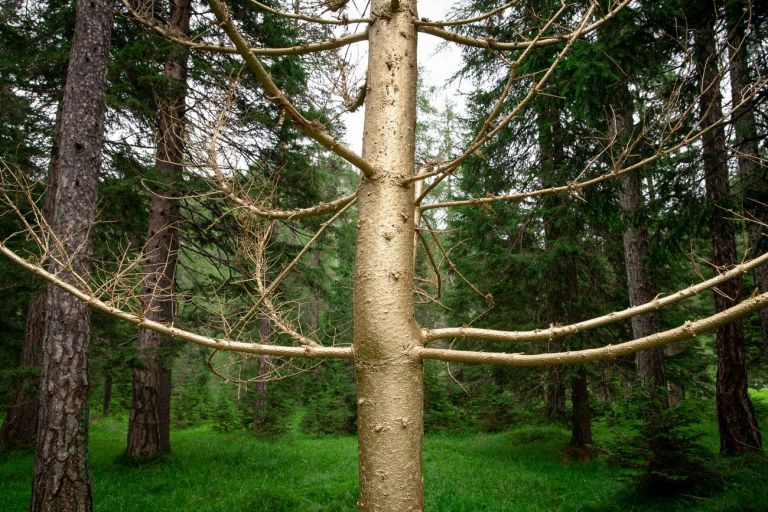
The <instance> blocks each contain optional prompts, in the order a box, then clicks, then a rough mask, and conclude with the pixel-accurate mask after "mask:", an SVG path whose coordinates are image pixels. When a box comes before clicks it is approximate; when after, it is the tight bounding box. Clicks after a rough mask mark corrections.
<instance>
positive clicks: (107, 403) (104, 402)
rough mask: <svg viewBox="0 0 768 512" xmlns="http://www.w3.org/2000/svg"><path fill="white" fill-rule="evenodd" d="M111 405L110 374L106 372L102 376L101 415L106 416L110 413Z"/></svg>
mask: <svg viewBox="0 0 768 512" xmlns="http://www.w3.org/2000/svg"><path fill="white" fill-rule="evenodd" d="M107 371H109V370H107ZM111 406H112V375H111V374H110V373H107V375H106V376H104V394H103V395H102V396H101V414H102V416H104V417H107V416H109V415H110V413H111V411H110V408H111Z"/></svg>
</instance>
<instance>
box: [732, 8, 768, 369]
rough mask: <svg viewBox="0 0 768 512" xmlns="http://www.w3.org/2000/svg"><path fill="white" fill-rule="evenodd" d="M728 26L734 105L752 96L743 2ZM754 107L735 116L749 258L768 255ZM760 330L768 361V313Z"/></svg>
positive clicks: (764, 286)
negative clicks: (750, 94)
mask: <svg viewBox="0 0 768 512" xmlns="http://www.w3.org/2000/svg"><path fill="white" fill-rule="evenodd" d="M726 13H727V14H726V19H727V22H728V50H729V51H728V57H729V59H730V62H731V69H730V77H731V95H732V96H731V98H732V100H733V104H734V105H738V104H739V103H741V102H742V100H743V98H745V97H747V96H748V95H749V91H748V84H749V83H750V77H749V75H750V72H749V59H748V53H747V52H748V37H747V25H748V22H749V20H748V12H747V6H746V5H745V4H744V2H743V1H741V2H736V1H735V2H729V3H728V9H727V11H726ZM753 108H754V107H753V105H752V103H751V102H746V103H745V104H744V105H742V106H741V107H739V108H737V109H736V112H735V113H734V118H735V122H734V127H735V132H736V133H735V134H736V140H735V144H734V145H735V148H734V150H735V152H736V155H737V161H738V166H739V178H740V181H741V187H742V198H743V202H744V207H743V208H744V217H745V218H746V219H747V220H746V228H747V245H748V248H749V257H755V256H759V255H760V254H763V253H765V252H768V227H766V226H768V167H766V165H765V161H764V160H761V159H760V156H759V151H758V147H757V141H758V135H757V129H756V128H755V116H754V114H753ZM752 277H753V278H754V281H755V286H756V287H757V289H758V291H759V292H760V293H762V292H765V291H768V265H761V266H759V267H757V268H755V269H754V270H753V271H752ZM758 315H759V317H760V329H761V331H762V335H763V355H764V357H766V358H767V359H768V309H761V310H760V312H759V313H758Z"/></svg>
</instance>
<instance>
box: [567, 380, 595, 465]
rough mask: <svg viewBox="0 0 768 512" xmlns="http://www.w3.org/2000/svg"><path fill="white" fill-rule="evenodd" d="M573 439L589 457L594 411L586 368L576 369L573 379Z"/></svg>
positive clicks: (573, 444) (571, 443) (570, 444)
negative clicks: (591, 407)
mask: <svg viewBox="0 0 768 512" xmlns="http://www.w3.org/2000/svg"><path fill="white" fill-rule="evenodd" d="M571 405H572V407H573V411H572V414H571V441H570V443H569V446H570V447H571V448H575V449H576V450H578V451H579V453H580V454H581V455H582V456H583V457H589V451H588V447H589V445H591V444H592V411H591V410H590V408H589V386H588V382H587V372H586V370H585V369H584V368H579V369H578V370H576V374H575V376H574V377H573V378H572V379H571Z"/></svg>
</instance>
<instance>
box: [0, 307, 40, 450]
mask: <svg viewBox="0 0 768 512" xmlns="http://www.w3.org/2000/svg"><path fill="white" fill-rule="evenodd" d="M45 302H46V294H44V293H42V294H40V295H37V296H36V297H35V298H33V299H32V300H31V301H30V302H29V308H28V310H27V325H26V330H25V332H24V343H23V344H22V346H21V361H20V364H19V370H21V371H22V372H23V374H22V375H20V376H19V377H18V379H16V380H15V382H14V384H13V390H14V391H13V397H12V398H11V403H10V405H9V406H8V410H7V411H6V413H5V418H4V419H3V427H2V429H0V450H6V449H7V450H16V449H20V448H29V447H31V446H34V444H35V429H36V428H37V409H38V407H39V402H38V394H39V384H40V376H39V375H36V374H34V370H35V369H37V368H39V366H40V347H41V346H42V340H43V335H44V334H45Z"/></svg>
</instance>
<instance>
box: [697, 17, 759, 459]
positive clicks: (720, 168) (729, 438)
mask: <svg viewBox="0 0 768 512" xmlns="http://www.w3.org/2000/svg"><path fill="white" fill-rule="evenodd" d="M714 22H715V16H714V12H710V13H709V18H708V20H707V24H704V25H702V27H701V29H699V30H697V31H696V32H695V50H696V51H695V59H696V66H697V71H698V75H699V84H700V89H701V91H702V93H701V96H700V98H699V109H700V112H701V120H702V124H703V125H704V126H709V125H711V124H714V123H717V122H719V121H720V120H721V119H722V109H721V95H720V81H719V76H718V56H717V53H716V44H715V32H714V28H713V27H714ZM702 151H703V160H704V179H705V183H706V189H707V198H708V200H709V202H710V204H711V205H712V213H711V217H710V232H711V237H712V255H711V259H712V265H713V266H714V267H715V269H716V271H717V270H720V271H722V270H726V269H728V268H730V267H731V266H733V265H734V264H735V263H736V239H735V235H734V227H733V224H732V221H731V220H729V217H730V216H731V214H730V213H729V211H731V210H733V201H732V197H731V193H730V185H729V183H728V168H727V165H726V163H727V162H726V159H727V155H726V150H725V132H724V130H723V128H722V127H717V128H715V129H713V130H711V131H709V132H707V133H706V134H705V135H704V136H703V137H702ZM739 288H740V280H738V279H733V280H731V281H729V282H727V283H725V284H723V285H721V286H719V287H718V289H716V290H715V294H714V295H715V311H717V312H720V311H724V310H726V309H727V308H729V307H731V306H733V305H735V304H736V303H737V301H738V295H739ZM715 344H716V349H717V396H716V401H717V419H718V425H719V427H720V452H721V453H723V454H725V455H729V454H734V453H742V452H749V451H754V450H761V449H762V445H761V440H760V429H759V427H758V425H757V421H756V420H755V413H754V410H753V408H752V403H751V402H750V400H749V396H748V395H747V369H746V362H745V355H744V332H743V329H742V326H741V322H740V321H736V322H733V323H731V324H728V325H726V326H723V327H720V328H718V329H717V332H716V335H715Z"/></svg>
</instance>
